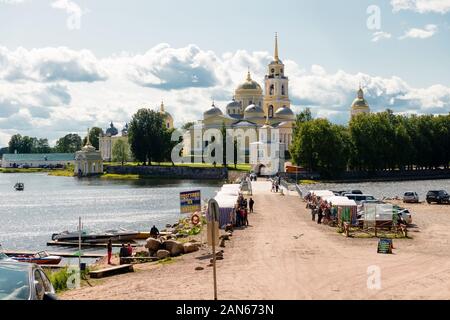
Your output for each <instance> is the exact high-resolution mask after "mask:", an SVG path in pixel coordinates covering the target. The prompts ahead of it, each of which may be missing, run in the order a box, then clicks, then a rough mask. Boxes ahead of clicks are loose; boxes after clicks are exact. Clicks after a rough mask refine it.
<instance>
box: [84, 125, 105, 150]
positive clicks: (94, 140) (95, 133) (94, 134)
mask: <svg viewBox="0 0 450 320" xmlns="http://www.w3.org/2000/svg"><path fill="white" fill-rule="evenodd" d="M102 134H103V130H102V128H99V127H93V128H91V129H90V130H89V141H90V142H91V144H92V146H93V147H95V149H97V150H99V137H100V135H102ZM86 141H87V137H84V139H83V145H85V144H86Z"/></svg>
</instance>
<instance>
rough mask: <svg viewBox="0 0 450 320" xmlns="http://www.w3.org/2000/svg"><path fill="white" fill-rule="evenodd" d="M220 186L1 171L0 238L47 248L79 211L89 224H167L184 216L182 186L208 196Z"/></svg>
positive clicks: (9, 244) (10, 244) (14, 245)
mask: <svg viewBox="0 0 450 320" xmlns="http://www.w3.org/2000/svg"><path fill="white" fill-rule="evenodd" d="M18 181H20V182H23V183H25V191H23V192H19V191H15V190H14V188H13V186H14V184H15V183H16V182H18ZM220 187H221V183H219V182H208V181H188V180H182V181H171V180H145V181H133V180H129V181H128V180H127V181H123V180H115V181H112V180H104V179H98V178H95V179H82V180H79V179H77V178H70V177H53V176H48V175H47V174H45V173H43V174H41V173H36V174H34V173H26V174H23V173H22V174H13V173H11V174H0V244H2V246H3V248H4V249H30V250H39V249H48V248H47V247H46V243H47V241H49V240H51V235H52V234H53V233H57V232H61V231H64V230H70V231H73V230H76V229H77V226H78V217H79V216H81V218H82V222H83V225H84V227H86V228H88V229H96V230H107V229H114V228H119V227H122V228H126V229H132V230H139V231H150V228H151V227H152V225H153V224H155V225H156V226H157V227H159V228H164V227H165V225H166V224H167V223H170V224H173V223H175V222H176V221H178V219H179V218H180V217H181V214H180V207H179V206H180V201H179V197H180V192H182V191H190V190H201V192H202V198H203V199H209V198H211V197H213V196H214V195H215V194H216V192H217V191H218V190H219V189H220ZM53 250H57V248H56V247H55V248H54V249H53ZM60 251H61V250H60Z"/></svg>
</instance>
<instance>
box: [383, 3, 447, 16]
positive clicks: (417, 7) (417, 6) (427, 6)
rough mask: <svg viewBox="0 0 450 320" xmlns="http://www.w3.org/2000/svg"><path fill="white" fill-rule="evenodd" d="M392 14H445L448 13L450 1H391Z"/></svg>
mask: <svg viewBox="0 0 450 320" xmlns="http://www.w3.org/2000/svg"><path fill="white" fill-rule="evenodd" d="M391 6H392V9H393V11H394V12H398V11H402V10H410V11H415V12H418V13H428V12H434V13H441V14H444V13H447V12H449V11H450V0H391Z"/></svg>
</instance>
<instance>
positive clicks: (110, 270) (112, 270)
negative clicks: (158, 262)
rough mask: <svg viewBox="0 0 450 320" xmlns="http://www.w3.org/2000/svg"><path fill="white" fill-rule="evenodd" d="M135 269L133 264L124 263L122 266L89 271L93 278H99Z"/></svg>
mask: <svg viewBox="0 0 450 320" xmlns="http://www.w3.org/2000/svg"><path fill="white" fill-rule="evenodd" d="M133 271H134V269H133V265H132V264H122V265H120V266H115V267H111V268H105V269H100V270H94V271H91V272H89V276H90V277H91V278H96V279H99V278H104V277H109V276H114V275H118V274H123V273H128V272H133Z"/></svg>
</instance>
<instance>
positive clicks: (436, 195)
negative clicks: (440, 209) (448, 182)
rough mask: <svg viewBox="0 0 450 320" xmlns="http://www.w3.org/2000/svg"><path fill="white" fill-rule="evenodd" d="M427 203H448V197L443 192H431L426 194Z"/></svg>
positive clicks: (446, 193)
mask: <svg viewBox="0 0 450 320" xmlns="http://www.w3.org/2000/svg"><path fill="white" fill-rule="evenodd" d="M427 202H428V203H429V204H430V203H432V202H436V203H439V204H441V203H449V202H450V195H449V194H448V192H447V191H445V190H432V191H428V193H427Z"/></svg>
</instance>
